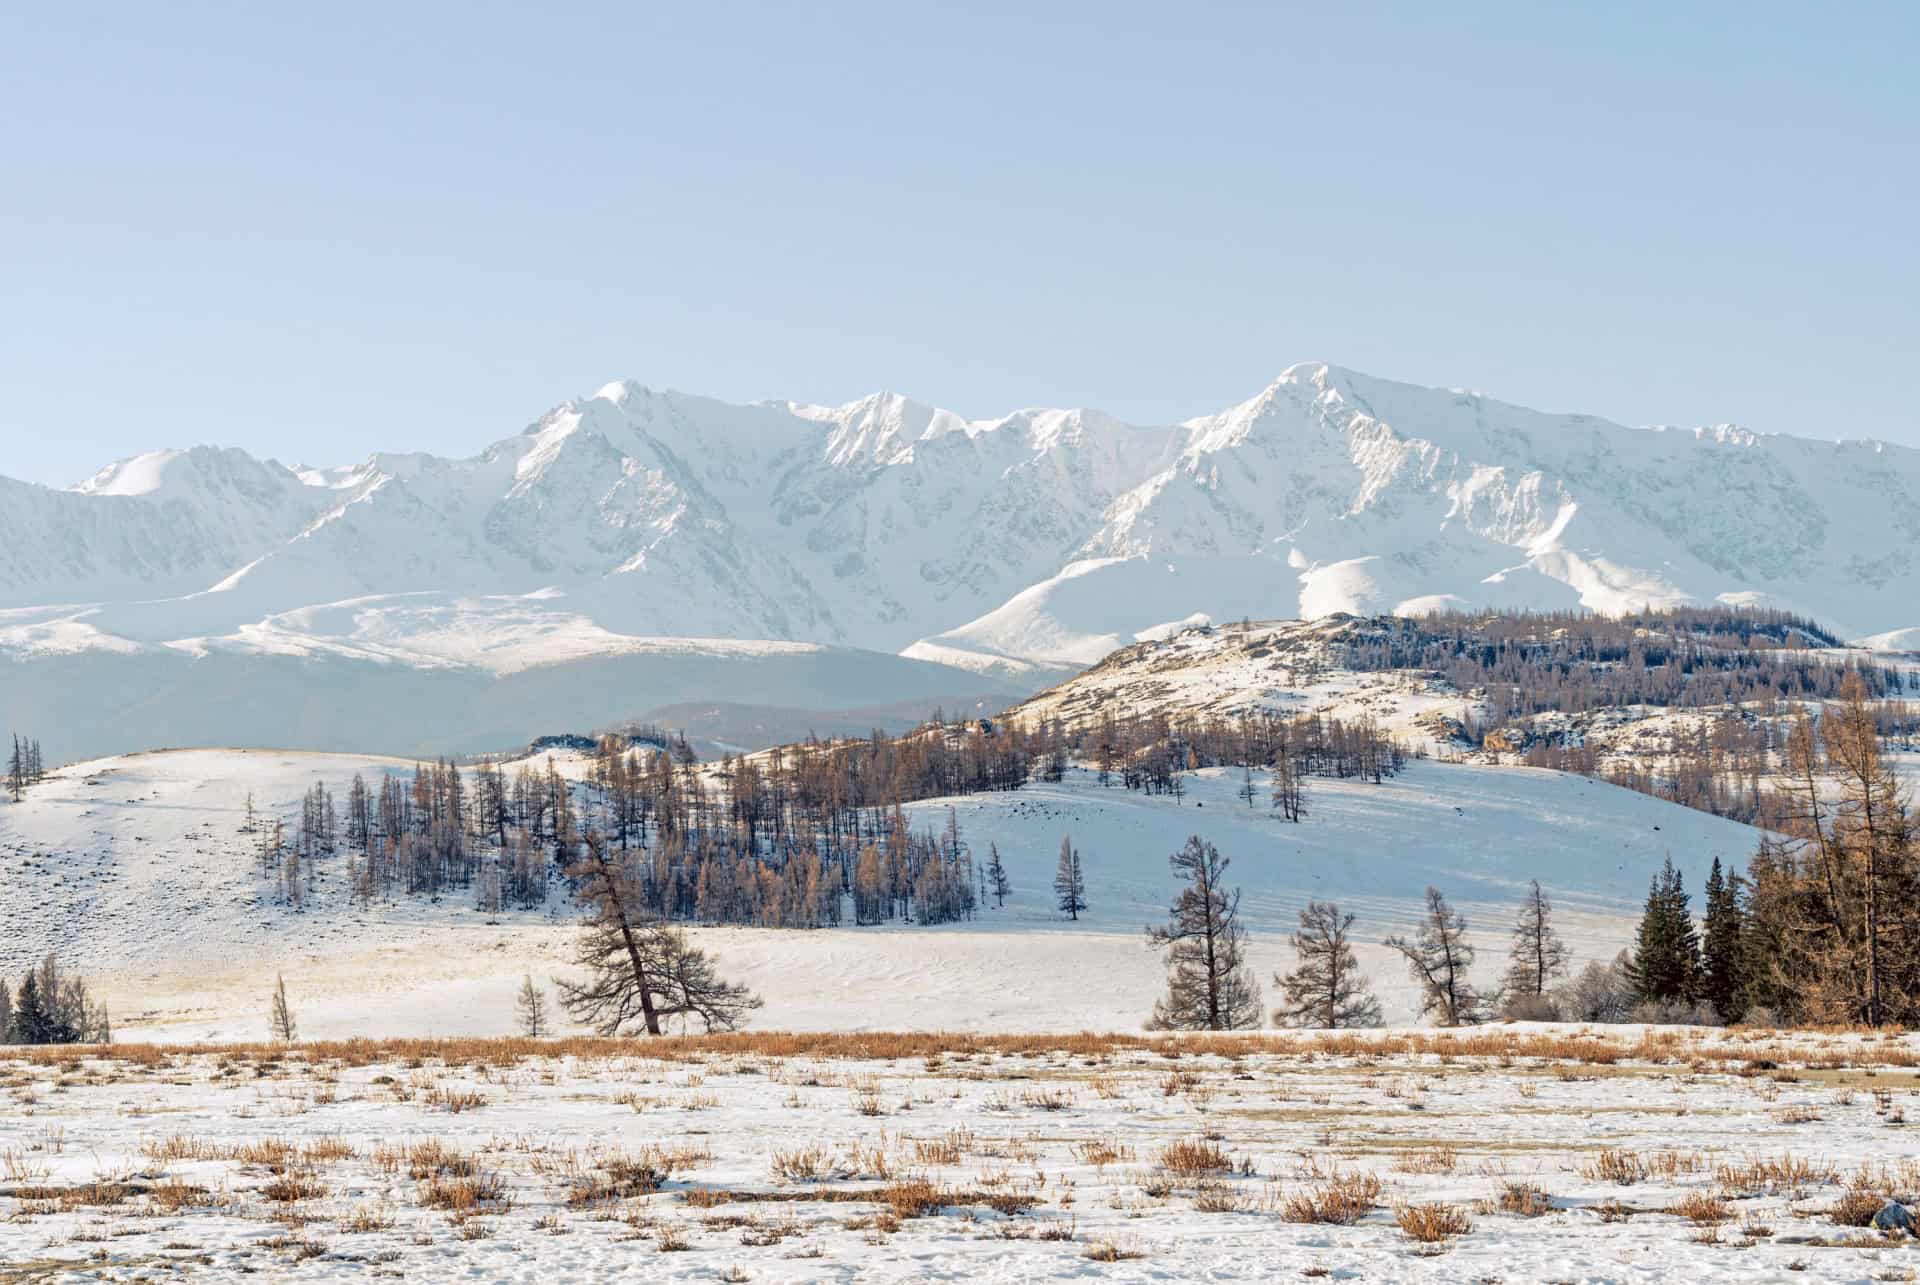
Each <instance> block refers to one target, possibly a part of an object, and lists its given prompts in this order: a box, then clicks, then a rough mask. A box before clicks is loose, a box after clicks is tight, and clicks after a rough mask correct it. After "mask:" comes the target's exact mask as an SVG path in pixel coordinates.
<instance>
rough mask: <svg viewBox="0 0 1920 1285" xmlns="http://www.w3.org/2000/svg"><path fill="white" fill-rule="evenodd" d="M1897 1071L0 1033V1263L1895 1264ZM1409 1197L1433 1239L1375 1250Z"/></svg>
mask: <svg viewBox="0 0 1920 1285" xmlns="http://www.w3.org/2000/svg"><path fill="white" fill-rule="evenodd" d="M1917 1055H1920V1050H1916V1047H1915V1044H1914V1042H1913V1041H1912V1040H1911V1039H1910V1038H1909V1039H1899V1040H1877V1039H1868V1038H1862V1037H1856V1036H1846V1035H1838V1036H1821V1035H1810V1034H1790V1035H1780V1034H1775V1033H1771V1032H1768V1033H1760V1032H1733V1033H1720V1032H1702V1031H1697V1030H1695V1031H1682V1030H1660V1029H1652V1030H1639V1029H1635V1030H1629V1031H1618V1030H1616V1031H1611V1032H1608V1033H1606V1034H1602V1035H1593V1034H1591V1033H1585V1032H1579V1031H1575V1030H1572V1029H1571V1028H1550V1027H1521V1028H1493V1029H1488V1028H1481V1029H1467V1030H1463V1031H1460V1032H1457V1033H1440V1034H1421V1035H1415V1036H1392V1035H1379V1034H1376V1035H1373V1036H1366V1035H1362V1036H1359V1037H1357V1038H1354V1037H1341V1038H1321V1037H1317V1036H1313V1035H1301V1036H1296V1037H1289V1038H1272V1037H1265V1038H1253V1039H1234V1038H1227V1039H1222V1040H1189V1041H1181V1040H1177V1039H1168V1040H1161V1041H1144V1040H1138V1039H1134V1040H1114V1039H1102V1038H1099V1037H1091V1036H1081V1037H1074V1036H1067V1037H1060V1038H1057V1039H1048V1038H1045V1037H1031V1038H1009V1039H1004V1040H993V1039H988V1038H972V1037H967V1036H963V1035H950V1036H944V1037H920V1038H917V1039H916V1038H911V1037H890V1038H889V1037H869V1038H865V1039H861V1038H845V1037H843V1038H837V1039H836V1038H832V1037H825V1038H821V1037H781V1036H777V1035H769V1036H752V1035H748V1036H742V1037H728V1038H724V1039H720V1040H713V1041H665V1042H660V1043H649V1042H646V1041H630V1042H629V1041H618V1042H608V1041H560V1042H554V1043H547V1044H542V1043H539V1042H529V1041H453V1042H448V1043H444V1044H434V1043H431V1042H422V1041H399V1042H395V1043H394V1044H392V1045H379V1044H371V1043H363V1044H333V1045H325V1044H321V1045H295V1046H285V1047H276V1046H271V1045H259V1044H255V1045H252V1046H233V1047H230V1048H225V1049H192V1048H174V1049H125V1050H118V1051H116V1052H114V1053H113V1054H111V1055H103V1053H102V1052H100V1051H90V1050H42V1051H38V1052H36V1053H33V1054H27V1053H25V1052H21V1051H11V1050H10V1051H8V1055H6V1056H0V1094H3V1095H4V1100H5V1103H6V1108H5V1110H4V1111H0V1263H6V1264H12V1265H15V1266H18V1267H21V1268H23V1269H25V1270H40V1271H43V1272H49V1273H51V1272H56V1271H83V1272H88V1273H90V1274H91V1278H93V1279H103V1280H106V1279H113V1280H127V1279H136V1278H142V1277H144V1278H148V1279H151V1278H153V1277H154V1276H156V1275H157V1274H160V1273H162V1272H171V1271H187V1272H191V1273H193V1274H195V1275H197V1277H198V1278H199V1279H209V1280H228V1279H237V1278H238V1277H240V1276H243V1275H247V1276H260V1275H261V1274H263V1273H264V1274H265V1278H266V1279H284V1278H294V1279H300V1280H312V1281H330V1280H347V1279H353V1280H363V1279H366V1278H367V1277H368V1275H369V1274H374V1275H391V1276H404V1277H406V1278H408V1279H412V1280H419V1281H442V1280H456V1279H457V1280H475V1279H479V1280H488V1281H504V1282H511V1281H529V1282H533V1281H539V1282H547V1281H556V1280H563V1281H573V1280H602V1279H609V1278H612V1277H614V1276H618V1275H622V1274H628V1273H631V1274H633V1275H635V1276H638V1277H641V1278H644V1279H647V1280H665V1281H679V1280H687V1281H694V1280H701V1281H711V1280H715V1279H721V1280H734V1281H741V1280H751V1281H819V1280H845V1281H852V1280H860V1281H877V1282H884V1281H918V1280H960V1279H967V1280H980V1281H995V1282H998V1281H1026V1280H1051V1279H1090V1278H1101V1279H1115V1280H1142V1281H1144V1280H1167V1279H1181V1280H1195V1279H1207V1280H1273V1279H1287V1278H1292V1277H1298V1276H1301V1275H1307V1276H1323V1277H1326V1278H1329V1279H1349V1280H1396V1281H1401V1280H1404V1281H1436V1282H1437V1281H1448V1282H1453V1281H1459V1282H1468V1281H1472V1282H1480V1281H1485V1280H1489V1279H1496V1280H1527V1281H1548V1280H1554V1281H1581V1282H1589V1281H1591V1282H1599V1281H1630V1280H1649V1281H1651V1280H1682V1279H1684V1280H1690V1281H1772V1280H1778V1281H1789V1280H1791V1281H1800V1280H1808V1279H1815V1280H1862V1281H1864V1280H1886V1279H1904V1276H1902V1275H1900V1273H1904V1272H1906V1271H1908V1270H1910V1268H1911V1265H1912V1264H1913V1262H1914V1259H1915V1249H1914V1246H1913V1242H1903V1241H1893V1240H1885V1239H1882V1238H1880V1237H1879V1236H1878V1235H1877V1234H1875V1233H1872V1232H1870V1231H1866V1230H1863V1229H1861V1228H1858V1227H1856V1226H1848V1225H1843V1223H1844V1221H1845V1220H1846V1219H1848V1218H1850V1217H1852V1218H1857V1217H1859V1216H1860V1215H1859V1214H1858V1213H1857V1212H1853V1211H1856V1210H1858V1209H1860V1208H1862V1207H1864V1206H1866V1205H1869V1204H1871V1205H1876V1206H1877V1202H1878V1199H1879V1197H1880V1196H1882V1195H1885V1194H1902V1195H1909V1196H1910V1195H1911V1192H1912V1190H1913V1188H1914V1187H1915V1186H1916V1185H1920V1165H1916V1164H1914V1163H1913V1162H1912V1160H1911V1159H1910V1158H1909V1157H1908V1156H1907V1152H1908V1151H1909V1150H1910V1149H1909V1148H1906V1147H1905V1146H1903V1145H1902V1139H1903V1138H1904V1136H1905V1133H1904V1129H1905V1125H1904V1119H1905V1117H1907V1116H1909V1115H1912V1114H1913V1113H1915V1112H1916V1111H1920V1093H1917V1092H1916V1088H1917V1087H1920V1086H1917V1084H1916V1077H1915V1075H1914V1066H1915V1064H1916V1056H1917ZM1857 1193H1866V1194H1857ZM1343 1195H1344V1196H1345V1198H1346V1199H1345V1201H1344V1203H1343V1202H1342V1201H1341V1199H1339V1198H1340V1197H1342V1196H1343ZM1433 1206H1441V1207H1444V1211H1443V1212H1445V1213H1446V1215H1447V1217H1446V1219H1445V1220H1444V1221H1446V1222H1447V1223H1449V1224H1450V1225H1451V1226H1452V1227H1453V1229H1454V1230H1453V1232H1452V1234H1449V1235H1445V1236H1442V1237H1440V1238H1439V1239H1437V1240H1433V1241H1422V1240H1420V1239H1417V1238H1415V1237H1414V1236H1412V1235H1410V1234H1409V1233H1408V1232H1406V1231H1404V1230H1402V1226H1401V1223H1402V1219H1403V1218H1404V1219H1405V1221H1406V1223H1407V1224H1408V1225H1410V1226H1413V1225H1417V1223H1416V1219H1417V1218H1418V1217H1419V1214H1420V1211H1421V1210H1423V1209H1425V1210H1427V1212H1428V1215H1429V1216H1431V1214H1432V1212H1433V1211H1432V1210H1431V1208H1430V1207H1433ZM1312 1219H1333V1220H1335V1221H1311V1220H1312Z"/></svg>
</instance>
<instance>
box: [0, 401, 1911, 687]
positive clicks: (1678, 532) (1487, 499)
mask: <svg viewBox="0 0 1920 1285" xmlns="http://www.w3.org/2000/svg"><path fill="white" fill-rule="evenodd" d="M0 499H3V500H4V503H0V549H4V550H5V553H4V554H0V605H5V606H6V607H8V608H11V609H10V610H7V611H6V612H5V613H4V615H0V645H4V646H5V647H6V649H7V650H9V651H11V652H13V653H14V654H16V655H23V654H24V655H31V654H42V653H46V652H49V651H65V652H72V651H76V650H85V649H88V648H108V649H119V650H126V649H139V648H150V647H156V646H164V647H169V648H173V649H176V650H184V651H186V652H188V653H189V654H204V653H205V652H207V651H209V650H222V649H226V650H242V651H249V652H262V651H264V652H268V653H272V654H287V653H289V652H291V653H293V654H300V653H301V652H302V651H303V650H305V651H312V652H319V653H327V654H335V653H347V654H354V655H360V654H367V655H375V656H377V657H378V658H379V659H381V660H382V661H383V663H404V664H416V665H442V666H444V665H478V666H481V667H483V668H493V669H495V670H512V669H516V668H523V667H525V666H526V665H529V664H540V663H549V662H551V661H555V660H568V659H574V658H577V657H579V656H581V655H590V654H602V653H604V652H607V651H610V650H617V649H618V648H619V647H621V646H623V645H625V644H624V643H623V642H622V640H630V639H633V638H636V637H639V638H645V637H660V636H671V637H727V638H738V639H775V640H792V641H818V642H828V643H835V644H842V645H849V646H855V647H861V648H867V649H873V650H883V651H899V650H905V651H906V652H907V654H909V655H911V656H915V657H919V658H922V659H926V660H933V661H940V662H944V663H949V664H956V663H957V664H960V665H963V666H966V667H970V668H975V669H996V668H997V669H1002V670H1005V671H1008V672H1019V671H1021V670H1022V669H1023V668H1024V669H1031V668H1032V667H1033V666H1034V665H1035V664H1036V663H1037V664H1040V665H1046V664H1052V665H1054V666H1062V665H1080V664H1086V663H1090V662H1092V661H1093V660H1096V659H1098V657H1099V656H1101V655H1103V654H1105V652H1106V651H1108V650H1110V649H1111V648H1112V647H1114V646H1118V645H1122V644H1124V643H1126V642H1130V641H1132V640H1134V639H1135V638H1137V637H1143V636H1155V635H1156V634H1160V633H1164V632H1166V631H1167V630H1168V629H1170V628H1172V627H1174V626H1176V625H1177V624H1179V623H1181V622H1187V621H1191V620H1194V619H1197V618H1201V617H1208V618H1214V619H1221V618H1238V617H1239V616H1242V615H1253V616H1266V617H1284V616H1308V617H1312V616H1319V615H1324V614H1327V613H1329V612H1333V611H1349V612H1355V613H1365V612H1373V611H1395V610H1401V611H1405V610H1415V609H1418V608H1420V607H1423V606H1428V605H1443V604H1445V605H1461V604H1464V605H1475V606H1477V605H1498V606H1509V607H1511V606H1541V607H1564V606H1573V605H1579V604H1584V605H1586V606H1589V607H1594V608H1597V609H1601V610H1619V609H1625V608H1629V607H1636V608H1637V607H1641V606H1646V605H1656V606H1657V605H1661V604H1665V603H1678V602H1683V601H1693V602H1704V601H1712V600H1716V599H1719V600H1724V601H1732V602H1766V603H1770V604H1774V605H1780V606H1784V607H1788V608H1791V609H1794V610H1798V611H1803V612H1806V613H1808V614H1811V615H1814V616H1816V617H1819V618H1821V619H1824V620H1827V621H1830V622H1832V623H1833V624H1835V625H1836V626H1837V627H1838V628H1840V629H1841V630H1843V631H1845V632H1848V633H1852V634H1866V633H1878V632H1884V631H1891V630H1898V629H1901V628H1905V627H1908V626H1911V625H1913V624H1915V623H1916V622H1915V621H1914V620H1913V619H1911V618H1910V615H1911V611H1912V608H1911V606H1910V604H1911V602H1912V601H1913V600H1914V598H1915V591H1916V590H1917V589H1920V573H1917V572H1916V570H1915V568H1914V566H1913V565H1912V563H1911V560H1909V559H1906V558H1904V557H1901V556H1900V555H1899V554H1898V553H1897V547H1898V544H1899V543H1901V542H1902V541H1904V540H1911V539H1912V538H1914V537H1915V536H1916V535H1920V505H1917V504H1916V499H1920V452H1916V451H1913V450H1908V449H1905V448H1900V447H1894V446H1888V445H1884V444H1879V443H1868V442H1848V443H1840V444H1834V443H1827V442H1818V441H1813V440H1805V439H1798V438H1791V437H1780V436H1760V435H1756V434H1752V433H1748V432H1745V431H1744V430H1740V429H1737V428H1731V427H1725V426H1723V427H1718V428H1711V429H1700V430H1692V431H1686V430H1647V429H1631V428H1625V427H1622V426H1619V425H1616V424H1611V423H1608V422H1606V421H1604V420H1599V419H1594V418H1592V417H1588V416H1580V415H1548V414H1543V413H1540V412H1535V411H1530V410H1527V409H1525V408H1522V407H1516V406H1511V405H1508V404H1506V403H1502V402H1498V401H1495V400H1492V399H1489V398H1486V397H1483V396H1480V395H1478V394H1474V393H1465V392H1456V391H1446V390H1435V389H1425V388H1418V387H1414V386H1411V385H1406V384H1397V383H1393V382H1390V381H1386V380H1380V379H1375V378H1372V377H1369V376H1365V375H1360V374H1357V373H1355V372H1351V371H1347V370H1343V369H1340V368H1338V367H1332V366H1326V365H1321V364H1307V365H1301V366H1295V367H1292V368H1290V369H1289V370H1287V371H1286V372H1285V373H1284V374H1283V375H1281V376H1280V377H1279V378H1278V379H1277V380H1276V381H1275V382H1274V383H1273V384H1272V385H1270V386H1269V387H1268V388H1266V389H1265V390H1263V391H1262V392H1261V393H1260V394H1259V395H1258V396H1256V397H1254V398H1252V399H1250V400H1248V401H1246V402H1242V403H1240V404H1238V405H1236V406H1233V407H1230V408H1228V409H1227V410H1224V411H1222V412H1220V413H1219V414H1216V415H1212V416H1205V417H1201V418H1199V419H1195V420H1191V421H1188V422H1186V423H1183V424H1178V425H1170V426H1159V427H1139V426H1132V425H1127V424H1123V423H1121V422H1119V421H1117V420H1114V419H1112V418H1111V417H1108V416H1105V415H1101V414H1099V413H1098V412H1094V411H1085V410H1078V411H1022V412H1018V413H1016V414H1013V415H1010V416H1007V417H1004V418H1002V419H998V420H991V421H967V420H964V419H962V418H960V417H958V416H955V415H952V414H950V413H948V412H945V411H940V410H936V409H933V408H931V407H927V406H923V405H920V404H918V403H915V402H912V401H910V400H907V399H905V398H902V397H898V396H895V395H891V394H876V395H875V396H872V397H868V398H864V399H862V400H860V401H858V402H854V403H851V404H849V405H846V406H841V407H833V408H828V407H818V406H809V405H802V404H797V403H782V402H775V403H758V404H753V405H746V406H740V405H731V404H727V403H723V402H719V401H714V400H711V399H707V398H702V397H695V396H690V395H686V394H681V393H673V392H658V391H654V390H650V389H648V388H645V387H642V386H640V385H638V384H633V383H618V384H612V385H608V386H607V387H606V388H603V389H602V390H600V391H599V392H598V393H597V394H595V395H594V396H592V397H588V398H583V399H578V400H575V401H570V402H566V403H563V404H562V405H560V406H558V407H556V408H555V409H553V410H552V411H550V412H548V413H547V414H546V415H544V416H543V417H541V418H540V419H539V420H537V421H536V422H535V423H533V424H532V425H531V426H529V427H528V428H527V429H526V430H525V431H524V432H522V433H519V434H516V435H514V436H512V437H509V438H506V439H504V440H502V441H500V442H497V443H495V444H494V445H492V446H490V447H488V448H487V449H486V450H484V451H483V452H481V453H480V454H479V455H476V456H474V457H471V458H467V459H443V458H438V457H434V456H427V455H376V456H374V457H373V458H371V459H369V460H367V461H365V462H364V463H362V464H359V465H357V466H353V467H348V468H337V469H301V468H290V467H286V466H283V465H280V464H277V463H274V462H271V461H267V462H262V461H257V460H254V459H252V458H251V457H250V456H247V455H246V454H245V453H244V452H239V451H232V450H224V451H222V450H214V449H212V448H199V449H195V450H191V451H185V452H161V453H158V454H155V455H149V456H142V457H139V458H137V459H135V460H131V461H125V462H122V463H120V464H118V465H114V466H110V467H109V468H107V469H104V470H102V472H101V473H100V474H98V475H96V476H95V477H94V478H92V479H89V481H88V482H86V483H83V484H82V485H81V486H79V487H76V488H74V489H73V490H71V491H54V490H50V489H48V488H44V487H35V486H29V485H26V484H22V483H15V482H4V483H0ZM75 604H78V605H75Z"/></svg>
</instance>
